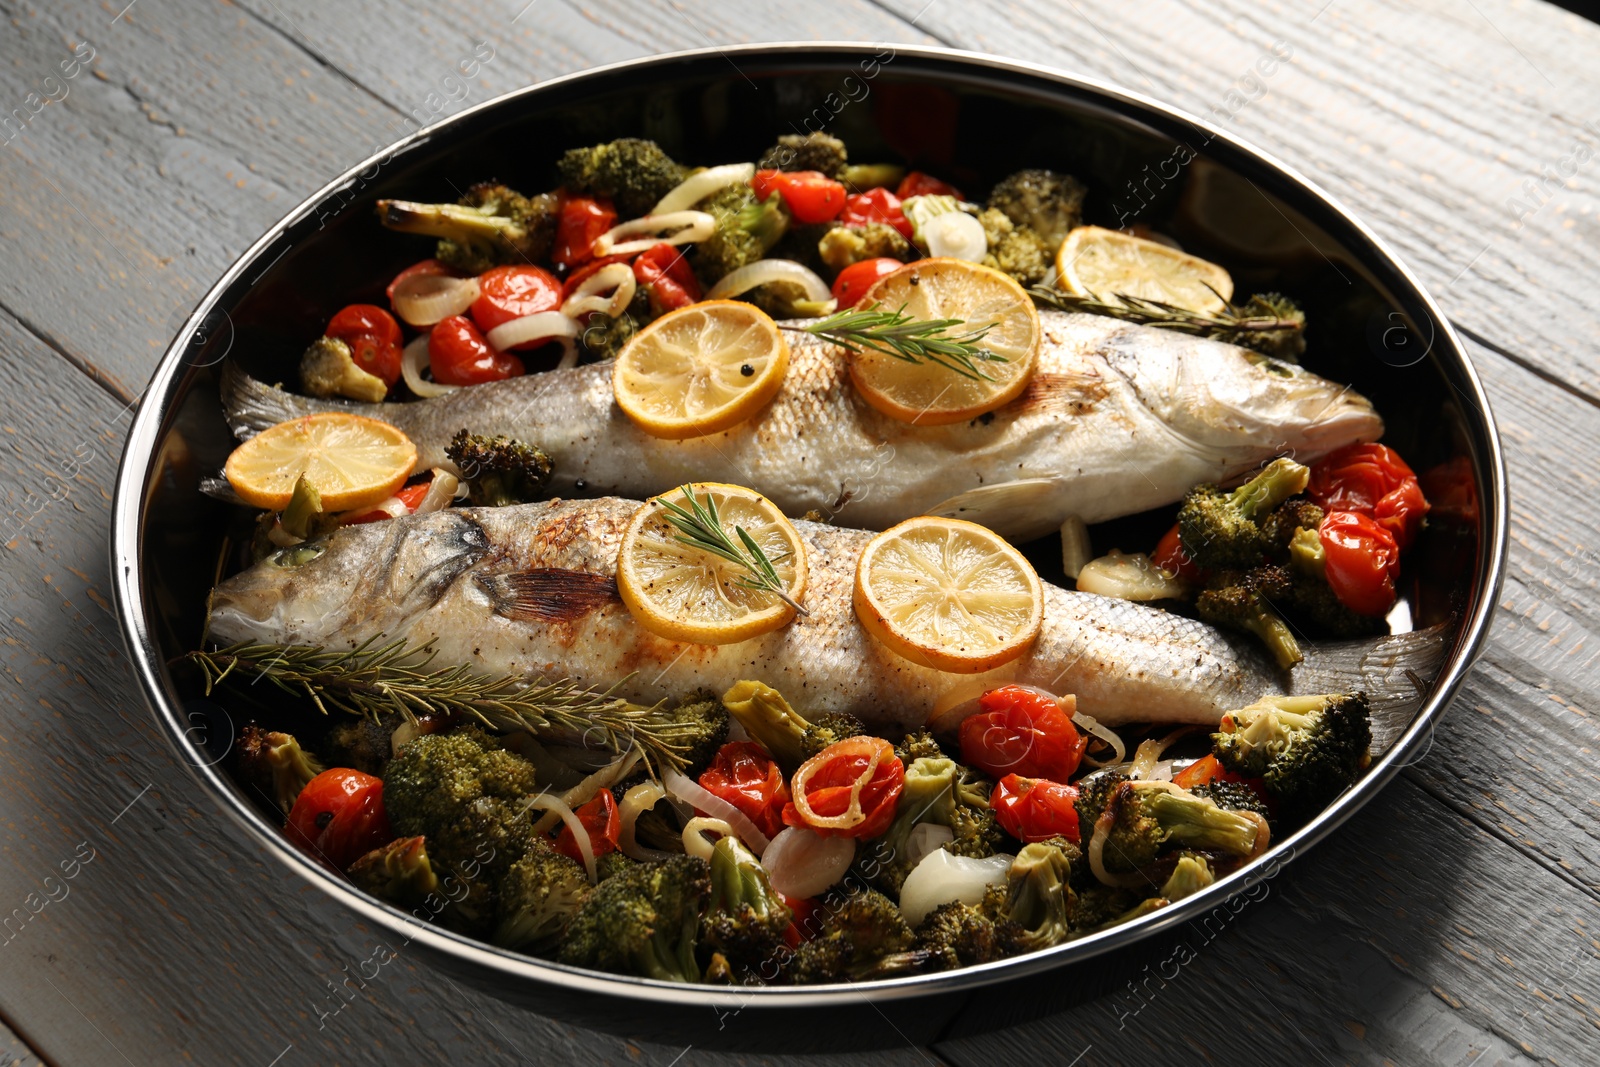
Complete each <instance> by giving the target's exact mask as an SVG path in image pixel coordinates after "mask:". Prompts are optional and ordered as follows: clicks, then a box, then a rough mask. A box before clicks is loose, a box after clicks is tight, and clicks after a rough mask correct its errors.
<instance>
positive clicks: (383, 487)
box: [223, 411, 417, 511]
mask: <svg viewBox="0 0 1600 1067" xmlns="http://www.w3.org/2000/svg"><path fill="white" fill-rule="evenodd" d="M416 465H417V446H416V445H414V444H412V442H411V439H410V438H409V437H407V436H406V435H405V434H404V433H402V432H401V431H400V430H399V429H397V428H396V427H394V426H391V425H389V424H388V423H387V422H381V421H379V420H378V419H369V418H367V417H366V416H364V415H347V414H345V413H344V412H333V411H330V412H323V413H322V414H318V415H306V416H303V417H301V418H298V419H290V420H289V421H288V422H280V423H278V424H277V425H276V426H269V427H268V428H267V429H265V430H262V431H261V432H260V433H258V434H256V435H255V436H254V437H252V438H250V440H248V441H246V442H245V443H244V444H242V445H240V446H239V447H238V448H236V449H234V450H233V454H232V455H230V456H229V457H228V462H227V464H226V465H225V466H224V467H223V474H224V475H226V476H227V479H228V484H229V485H231V486H233V491H234V492H236V493H238V494H239V498H240V499H241V500H243V501H244V502H245V503H246V504H249V505H251V506H252V507H258V508H267V509H270V510H272V511H282V510H283V509H284V508H286V507H288V506H289V500H290V498H291V497H292V496H294V484H295V482H296V481H298V480H299V478H300V475H302V474H304V475H305V476H306V480H307V481H309V482H310V483H311V484H312V485H314V486H315V487H316V489H317V493H318V495H319V496H320V497H321V498H322V509H323V510H324V511H348V510H350V509H351V508H359V507H364V506H366V505H368V504H376V503H378V502H379V501H380V500H386V499H388V498H389V497H391V496H393V495H394V492H395V490H396V489H399V488H400V487H401V486H402V485H404V484H405V480H406V478H407V477H409V476H410V474H411V469H412V468H413V467H415V466H416Z"/></svg>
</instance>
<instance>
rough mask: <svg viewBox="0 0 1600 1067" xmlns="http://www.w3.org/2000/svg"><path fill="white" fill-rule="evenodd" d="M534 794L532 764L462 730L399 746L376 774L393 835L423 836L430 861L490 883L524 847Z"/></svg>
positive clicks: (529, 830) (476, 733) (478, 733)
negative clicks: (380, 773)
mask: <svg viewBox="0 0 1600 1067" xmlns="http://www.w3.org/2000/svg"><path fill="white" fill-rule="evenodd" d="M538 791H539V790H538V783H537V782H536V781H535V775H534V768H533V764H532V763H530V762H529V761H527V760H526V759H524V758H522V757H521V756H519V755H517V754H516V753H514V752H508V751H506V749H505V748H504V747H502V745H501V743H500V742H499V741H498V740H497V739H495V738H493V737H490V736H489V735H488V734H486V733H484V732H483V731H482V730H480V729H478V728H476V727H466V728H463V729H460V730H456V731H454V732H452V733H448V734H424V735H422V736H421V737H418V738H416V739H415V740H413V741H411V742H410V743H409V744H407V745H406V747H405V748H403V749H402V750H401V751H400V754H399V755H398V756H396V757H395V758H394V759H393V760H392V761H390V763H389V767H388V770H387V772H386V773H385V774H384V779H383V806H384V809H385V810H386V811H387V812H388V814H389V821H390V823H391V824H392V825H393V826H394V829H395V832H396V833H398V834H401V835H415V834H421V835H423V836H425V837H427V839H428V852H429V854H430V856H431V857H432V858H433V860H434V862H435V863H436V864H438V863H446V864H449V865H451V866H452V867H453V868H456V869H458V870H461V871H463V872H466V873H468V874H470V872H472V871H474V870H479V871H482V872H483V873H484V875H485V876H486V877H485V880H486V881H487V882H490V883H492V882H493V881H494V880H495V879H497V878H498V877H499V876H500V875H502V874H503V873H504V872H505V871H506V869H507V868H508V867H510V866H511V864H513V863H515V862H516V861H517V860H518V859H520V858H521V857H522V855H523V854H524V853H525V852H526V851H527V850H528V847H529V843H530V841H531V839H532V837H533V836H534V835H533V833H532V830H533V820H531V819H530V818H529V817H528V814H527V808H526V800H527V798H528V797H531V796H533V795H534V794H535V793H537V792H538Z"/></svg>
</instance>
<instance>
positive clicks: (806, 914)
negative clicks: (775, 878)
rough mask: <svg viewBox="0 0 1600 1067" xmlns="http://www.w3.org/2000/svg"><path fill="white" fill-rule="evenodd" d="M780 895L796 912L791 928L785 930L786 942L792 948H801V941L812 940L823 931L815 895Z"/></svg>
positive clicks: (791, 921) (784, 938) (784, 940)
mask: <svg viewBox="0 0 1600 1067" xmlns="http://www.w3.org/2000/svg"><path fill="white" fill-rule="evenodd" d="M774 892H777V891H776V890H774ZM778 896H779V897H780V898H781V899H782V900H783V902H784V904H786V905H788V907H789V910H790V911H792V912H794V918H793V919H791V920H790V922H789V928H788V929H787V930H785V931H784V932H783V943H784V944H786V945H788V946H789V947H790V948H799V947H800V942H802V941H810V940H811V939H812V938H814V937H816V936H817V935H818V934H819V933H821V932H822V923H820V922H819V921H818V920H817V919H816V917H815V916H816V911H817V901H816V899H815V898H814V897H791V896H789V895H788V894H787V893H778Z"/></svg>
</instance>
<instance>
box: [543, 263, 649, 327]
mask: <svg viewBox="0 0 1600 1067" xmlns="http://www.w3.org/2000/svg"><path fill="white" fill-rule="evenodd" d="M638 287H639V283H638V281H637V280H636V279H635V278H634V276H633V267H631V266H629V265H628V264H626V263H609V264H607V265H606V266H604V267H601V268H600V269H599V270H597V271H595V272H594V273H593V274H591V275H589V276H588V277H587V278H585V279H584V280H583V281H581V282H579V283H578V287H577V288H576V289H574V290H573V291H572V295H571V296H569V297H567V299H566V301H565V302H563V303H562V305H561V314H563V315H565V316H567V317H568V318H569V319H573V320H576V319H578V318H579V317H580V316H582V315H587V314H589V313H590V312H591V311H598V312H600V314H602V315H605V316H607V317H609V318H613V319H614V318H616V317H617V316H618V315H620V314H622V311H623V309H624V308H626V307H627V306H628V302H629V301H630V300H632V299H633V294H634V293H635V292H636V291H637V290H638ZM608 292H609V293H610V294H611V295H610V296H605V295H604V294H605V293H608Z"/></svg>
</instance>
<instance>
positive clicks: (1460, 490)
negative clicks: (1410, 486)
mask: <svg viewBox="0 0 1600 1067" xmlns="http://www.w3.org/2000/svg"><path fill="white" fill-rule="evenodd" d="M1417 481H1418V482H1419V483H1420V484H1421V485H1422V490H1423V492H1424V493H1425V494H1426V495H1427V498H1428V504H1429V507H1430V509H1431V511H1432V514H1433V517H1434V518H1436V519H1443V520H1448V521H1451V522H1459V523H1465V524H1467V525H1469V526H1476V525H1477V524H1478V484H1477V482H1476V481H1475V480H1474V478H1473V474H1472V461H1471V460H1470V459H1468V458H1467V457H1466V456H1455V457H1452V458H1451V459H1447V460H1445V461H1444V462H1443V463H1441V464H1439V465H1438V466H1437V467H1430V468H1428V469H1427V470H1425V471H1423V472H1422V474H1421V475H1419V476H1418V478H1417Z"/></svg>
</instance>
